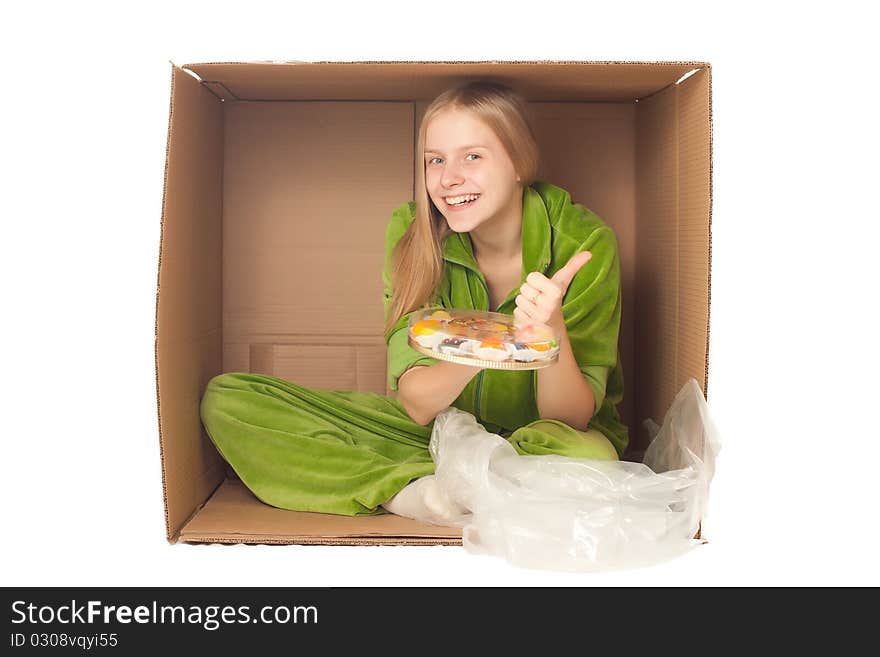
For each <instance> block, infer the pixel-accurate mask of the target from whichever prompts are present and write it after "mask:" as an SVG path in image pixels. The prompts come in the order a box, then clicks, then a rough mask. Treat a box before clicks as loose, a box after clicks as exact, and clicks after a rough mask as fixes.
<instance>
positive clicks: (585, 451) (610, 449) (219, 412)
mask: <svg viewBox="0 0 880 657" xmlns="http://www.w3.org/2000/svg"><path fill="white" fill-rule="evenodd" d="M200 410H201V417H202V423H203V424H204V425H205V429H206V430H207V432H208V435H209V436H210V437H211V440H212V441H213V442H214V445H216V447H217V449H218V450H219V451H220V454H221V455H222V456H223V458H224V459H226V461H227V462H228V463H229V464H230V465H231V466H232V468H233V470H235V472H236V473H237V474H238V476H239V477H240V478H241V480H242V482H243V483H244V484H245V485H246V486H247V487H248V488H249V489H250V490H251V491H252V492H253V493H254V495H256V496H257V498H259V499H260V500H262V501H263V502H265V503H266V504H269V505H271V506H275V507H279V508H282V509H291V510H295V511H316V512H320V513H335V514H341V515H347V516H354V515H370V514H376V513H386V511H385V509H384V508H382V507H381V506H379V505H380V504H382V503H383V502H387V501H388V500H389V499H390V498H391V497H393V496H394V495H395V494H397V493H398V492H399V491H400V490H401V489H402V488H403V487H404V486H406V485H407V484H408V483H409V482H410V481H413V480H414V479H417V478H419V477H423V476H425V475H429V474H432V473H433V472H434V462H433V461H432V460H431V455H430V453H429V452H428V443H429V442H430V439H431V430H432V428H433V423H431V424H429V425H428V426H421V425H419V424H417V423H416V422H414V421H413V420H412V419H410V417H409V415H408V414H407V413H406V411H405V410H404V409H403V407H402V406H401V405H400V403H399V402H398V401H397V400H395V399H391V398H389V397H385V396H383V395H378V394H376V393H362V392H354V391H326V390H317V389H312V388H307V387H305V386H301V385H298V384H296V383H292V382H290V381H286V380H284V379H279V378H277V377H272V376H266V375H263V374H249V373H229V374H221V375H219V376H216V377H214V378H213V379H211V381H210V382H209V383H208V386H207V388H206V390H205V394H204V396H203V398H202V403H201V409H200ZM507 439H508V440H509V441H510V442H511V444H512V445H513V446H514V447H515V448H516V450H517V452H519V453H520V454H535V455H539V454H560V455H563V456H575V457H585V458H604V459H617V452H616V451H615V449H614V446H613V445H612V444H611V443H610V442H609V441H608V439H607V438H605V436H603V435H602V434H601V433H599V432H598V431H587V432H582V431H577V430H575V429H573V428H571V427H569V426H567V425H566V424H564V423H562V422H558V421H556V420H537V421H536V422H532V423H531V424H528V425H526V426H524V427H521V428H519V429H517V430H516V431H514V432H513V433H512V434H511V435H510V436H509V437H507Z"/></svg>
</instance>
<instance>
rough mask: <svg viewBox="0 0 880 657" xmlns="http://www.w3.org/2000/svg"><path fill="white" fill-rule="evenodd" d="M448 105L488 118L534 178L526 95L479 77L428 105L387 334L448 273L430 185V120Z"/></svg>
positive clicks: (519, 169) (430, 298) (524, 174)
mask: <svg viewBox="0 0 880 657" xmlns="http://www.w3.org/2000/svg"><path fill="white" fill-rule="evenodd" d="M447 109H461V110H467V111H469V112H471V113H473V115H474V116H475V117H476V118H477V119H479V120H481V121H482V122H483V123H485V124H486V125H487V126H488V127H489V128H490V129H491V130H492V132H494V133H495V135H496V136H497V137H498V140H499V141H500V142H501V144H502V146H504V149H505V151H507V155H508V157H509V158H510V160H511V161H512V162H513V167H514V170H515V171H516V174H517V176H518V177H519V179H520V181H521V184H522V185H523V187H525V186H528V185H530V184H532V182H534V181H535V177H536V176H537V173H538V166H539V164H540V156H539V152H538V145H537V142H536V141H535V135H534V131H533V130H532V127H531V123H530V121H529V116H528V109H527V107H526V103H525V101H524V100H523V98H522V97H521V96H520V95H519V94H518V93H516V92H515V91H513V90H512V89H510V88H509V87H506V86H504V85H502V84H498V83H495V82H487V81H474V82H468V83H466V84H463V85H460V86H458V87H454V88H452V89H449V90H447V91H445V92H443V93H442V94H440V95H439V96H437V98H435V99H434V100H433V102H432V103H431V104H430V105H429V106H428V108H427V109H426V110H425V115H424V116H423V117H422V122H421V125H420V126H419V136H418V142H417V145H416V158H417V160H416V161H417V162H420V165H419V166H417V167H416V188H415V194H416V198H415V202H416V216H415V218H414V220H413V222H412V224H411V225H410V227H409V229H408V230H407V231H406V233H404V235H403V237H401V238H400V241H399V242H398V243H397V246H396V247H395V248H394V251H393V252H392V255H391V285H392V296H391V304H390V309H389V312H388V314H387V316H386V317H385V335H386V337H387V336H389V335H390V333H391V331H392V329H393V328H394V326H395V324H397V322H398V321H400V319H401V317H403V316H404V315H406V314H407V313H409V312H411V311H413V310H417V309H418V308H423V307H425V306H428V305H431V304H434V303H436V299H435V298H434V295H435V294H436V291H437V287H438V286H439V284H440V281H441V280H442V278H443V267H444V262H443V240H444V239H445V238H446V236H447V235H449V233H450V232H451V229H450V228H449V225H448V224H447V223H446V218H445V217H444V216H443V215H442V214H441V213H440V211H439V210H438V209H437V208H436V206H434V203H433V202H432V201H431V199H430V197H429V196H428V190H427V188H426V186H425V135H426V133H427V130H428V124H429V123H430V122H431V120H432V119H433V118H434V117H435V116H437V115H438V114H439V113H440V112H442V111H444V110H447Z"/></svg>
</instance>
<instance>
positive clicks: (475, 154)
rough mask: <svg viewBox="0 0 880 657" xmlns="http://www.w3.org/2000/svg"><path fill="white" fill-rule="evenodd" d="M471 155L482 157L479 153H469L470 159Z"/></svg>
mask: <svg viewBox="0 0 880 657" xmlns="http://www.w3.org/2000/svg"><path fill="white" fill-rule="evenodd" d="M471 155H473V156H474V157H480V156H479V155H478V154H477V153H468V154H467V157H470V156H471Z"/></svg>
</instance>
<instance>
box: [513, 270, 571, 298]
mask: <svg viewBox="0 0 880 657" xmlns="http://www.w3.org/2000/svg"><path fill="white" fill-rule="evenodd" d="M526 283H528V284H529V285H531V286H532V287H533V288H535V289H536V290H537V291H538V292H540V293H541V294H542V295H546V296H548V297H550V298H552V299H559V298H562V293H563V290H562V289H560V287H559V285H558V284H557V283H554V282H553V281H551V280H550V279H549V278H547V277H546V276H544V274H542V273H541V272H539V271H533V272H532V273H530V274H529V275H528V276H526ZM523 285H525V283H524V284H523Z"/></svg>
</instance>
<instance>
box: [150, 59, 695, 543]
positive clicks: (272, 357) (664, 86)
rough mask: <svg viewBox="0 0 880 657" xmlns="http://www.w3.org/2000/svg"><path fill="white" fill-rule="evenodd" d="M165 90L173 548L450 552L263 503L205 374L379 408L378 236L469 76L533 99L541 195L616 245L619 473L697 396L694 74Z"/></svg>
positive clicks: (168, 494)
mask: <svg viewBox="0 0 880 657" xmlns="http://www.w3.org/2000/svg"><path fill="white" fill-rule="evenodd" d="M171 73H172V84H171V111H170V118H169V126H168V147H167V158H166V168H165V194H164V199H163V216H162V234H161V252H160V257H159V277H158V290H157V308H156V378H157V395H158V412H159V431H160V450H161V459H162V475H163V492H164V498H165V514H166V529H167V538H168V540H169V541H170V542H175V541H177V540H182V541H190V542H224V543H242V542H243V543H301V544H340V545H342V544H369V545H376V544H460V543H461V532H460V530H458V529H455V528H446V527H433V526H429V525H425V524H422V523H417V522H415V521H411V520H408V519H406V518H400V517H397V516H391V515H383V516H376V517H362V518H348V517H343V516H333V515H325V514H316V513H299V512H293V511H285V510H282V509H276V508H273V507H271V506H268V505H266V504H263V503H262V502H260V501H259V500H257V499H256V498H255V497H254V496H253V495H252V494H251V493H250V492H249V491H248V490H247V489H246V488H245V487H244V486H243V485H242V484H241V482H240V481H239V480H238V479H237V477H236V476H235V474H234V472H233V471H232V470H231V468H229V467H228V466H227V465H226V464H225V462H224V461H223V460H222V459H221V457H220V456H219V454H218V453H217V451H216V449H215V448H214V447H213V444H212V443H211V441H210V439H209V438H208V436H207V435H206V433H205V432H204V429H203V428H202V426H201V422H200V419H199V401H200V399H201V395H202V392H203V391H204V388H205V385H206V384H207V382H208V381H209V380H210V379H211V378H212V377H213V376H214V375H216V374H219V373H221V372H231V371H252V372H260V373H264V374H270V375H274V376H279V377H282V378H285V379H289V380H291V381H295V382H297V383H300V384H302V385H306V386H310V387H315V388H324V389H328V390H334V389H335V390H359V391H364V392H376V393H380V394H388V390H387V388H386V377H385V343H384V341H383V338H382V303H381V299H382V280H381V271H382V265H383V255H384V254H383V246H384V231H385V226H386V224H387V222H388V220H389V218H390V216H391V212H392V210H393V209H394V208H396V207H398V206H399V205H400V204H401V203H403V202H405V201H408V200H411V199H412V198H413V187H414V181H415V175H414V172H415V168H414V167H415V166H416V163H415V161H414V151H415V142H416V131H417V129H418V124H419V121H420V119H421V116H422V114H423V112H424V110H425V108H426V107H427V105H428V104H429V103H430V101H431V100H432V99H433V98H434V97H435V96H436V95H437V94H439V93H440V92H442V91H443V90H445V89H447V88H448V87H450V86H453V85H455V84H458V83H460V82H463V81H465V80H468V79H475V78H480V79H492V80H497V81H500V82H504V83H506V84H510V85H511V86H513V87H514V88H515V89H517V90H518V91H520V92H521V93H522V94H523V95H524V96H525V97H526V98H527V100H528V101H529V106H530V112H531V113H532V118H533V120H534V127H535V131H536V136H537V138H538V142H539V146H540V148H541V153H542V157H543V158H544V162H543V164H542V169H541V172H540V176H539V177H541V178H543V179H545V180H548V181H550V182H553V183H554V184H557V185H560V186H561V187H563V188H565V189H567V190H568V191H569V192H570V193H571V195H572V198H573V199H574V200H575V201H577V202H580V203H582V204H584V205H586V206H587V207H589V208H591V209H592V210H594V211H596V212H597V213H598V214H599V215H600V216H601V217H602V218H603V219H604V220H605V221H606V222H607V223H608V224H609V225H610V226H612V227H613V228H614V230H615V232H616V234H617V237H618V240H619V243H620V257H621V283H622V288H623V319H622V322H623V323H622V327H621V335H620V343H619V344H620V351H621V360H622V362H623V367H624V375H625V381H626V385H625V395H626V397H625V400H624V403H623V404H622V405H621V406H620V411H621V415H622V417H623V419H624V421H625V422H626V423H627V424H628V426H629V427H630V441H631V444H630V447H629V449H628V451H627V454H626V457H625V458H627V459H629V460H640V459H641V456H642V454H643V452H644V448H645V447H646V440H647V437H646V436H645V435H644V433H643V430H642V428H641V423H642V421H643V420H644V419H645V418H648V417H650V418H653V419H655V420H656V421H658V422H659V421H661V420H662V418H663V415H664V414H665V412H666V409H667V408H668V407H669V404H670V403H671V401H672V399H673V397H674V396H675V394H676V393H677V392H678V390H679V389H680V388H681V386H682V385H683V384H684V382H685V381H686V380H687V379H688V378H690V377H693V378H695V379H696V380H697V382H698V383H700V385H701V386H702V388H703V391H704V393H705V392H706V390H707V383H708V381H707V375H708V339H709V284H710V278H709V276H710V255H711V248H710V247H711V244H710V228H711V69H710V66H709V65H708V64H706V63H699V62H674V63H670V62H655V63H621V62H599V63H596V62H593V63H589V62H494V63H493V62H467V63H452V62H446V63H443V62H425V63H419V62H351V63H295V62H283V63H273V62H259V63H222V64H191V65H186V66H183V67H178V66H176V65H174V64H172V71H171ZM689 73H690V75H688V74H689ZM328 228H329V230H328ZM316 272H320V273H321V275H316ZM335 272H336V273H335ZM303 347H308V349H307V350H306V349H303Z"/></svg>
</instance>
